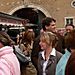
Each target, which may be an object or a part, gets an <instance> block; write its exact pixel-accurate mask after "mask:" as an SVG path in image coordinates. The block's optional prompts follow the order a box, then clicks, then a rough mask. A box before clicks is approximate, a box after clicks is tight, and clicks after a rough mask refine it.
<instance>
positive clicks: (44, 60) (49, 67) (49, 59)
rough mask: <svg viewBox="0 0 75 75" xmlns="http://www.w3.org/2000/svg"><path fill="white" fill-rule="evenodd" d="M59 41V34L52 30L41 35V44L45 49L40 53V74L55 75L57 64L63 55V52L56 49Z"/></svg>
mask: <svg viewBox="0 0 75 75" xmlns="http://www.w3.org/2000/svg"><path fill="white" fill-rule="evenodd" d="M57 41H58V38H57V36H56V35H55V34H53V33H52V32H44V33H42V34H41V35H40V43H39V45H40V47H41V49H42V50H43V51H41V52H40V53H39V59H38V73H39V75H55V71H56V65H57V63H58V61H59V60H60V58H61V56H62V54H61V53H60V52H58V51H56V49H55V47H56V45H57Z"/></svg>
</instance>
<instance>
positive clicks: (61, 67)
mask: <svg viewBox="0 0 75 75" xmlns="http://www.w3.org/2000/svg"><path fill="white" fill-rule="evenodd" d="M70 55H71V53H70V52H69V51H68V50H66V52H65V54H64V55H63V56H62V57H61V59H60V60H59V62H58V64H57V66H56V74H55V75H65V67H66V64H67V61H68V59H69V57H70Z"/></svg>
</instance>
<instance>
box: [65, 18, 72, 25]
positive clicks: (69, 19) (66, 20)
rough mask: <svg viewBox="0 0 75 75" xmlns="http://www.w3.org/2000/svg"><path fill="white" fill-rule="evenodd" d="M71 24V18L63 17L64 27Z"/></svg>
mask: <svg viewBox="0 0 75 75" xmlns="http://www.w3.org/2000/svg"><path fill="white" fill-rule="evenodd" d="M66 24H73V17H65V25H66Z"/></svg>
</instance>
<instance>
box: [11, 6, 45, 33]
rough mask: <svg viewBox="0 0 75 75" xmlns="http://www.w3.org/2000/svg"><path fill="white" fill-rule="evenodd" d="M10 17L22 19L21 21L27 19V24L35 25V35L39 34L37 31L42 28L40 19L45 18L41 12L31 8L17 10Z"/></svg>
mask: <svg viewBox="0 0 75 75" xmlns="http://www.w3.org/2000/svg"><path fill="white" fill-rule="evenodd" d="M12 15H13V16H16V17H19V18H23V19H28V20H29V23H32V24H34V25H37V26H38V27H37V28H34V29H36V30H35V31H36V33H39V31H40V29H41V27H42V25H41V20H42V18H44V17H46V16H45V14H44V13H43V12H41V11H40V10H38V9H35V8H32V7H28V8H22V9H19V10H17V11H15V12H14V13H13V14H12Z"/></svg>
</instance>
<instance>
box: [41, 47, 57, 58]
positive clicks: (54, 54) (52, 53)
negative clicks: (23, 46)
mask: <svg viewBox="0 0 75 75" xmlns="http://www.w3.org/2000/svg"><path fill="white" fill-rule="evenodd" d="M44 52H45V51H42V52H41V54H42V57H43V59H45V56H44ZM50 55H53V56H56V50H55V48H53V49H52V52H51V53H50Z"/></svg>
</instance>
